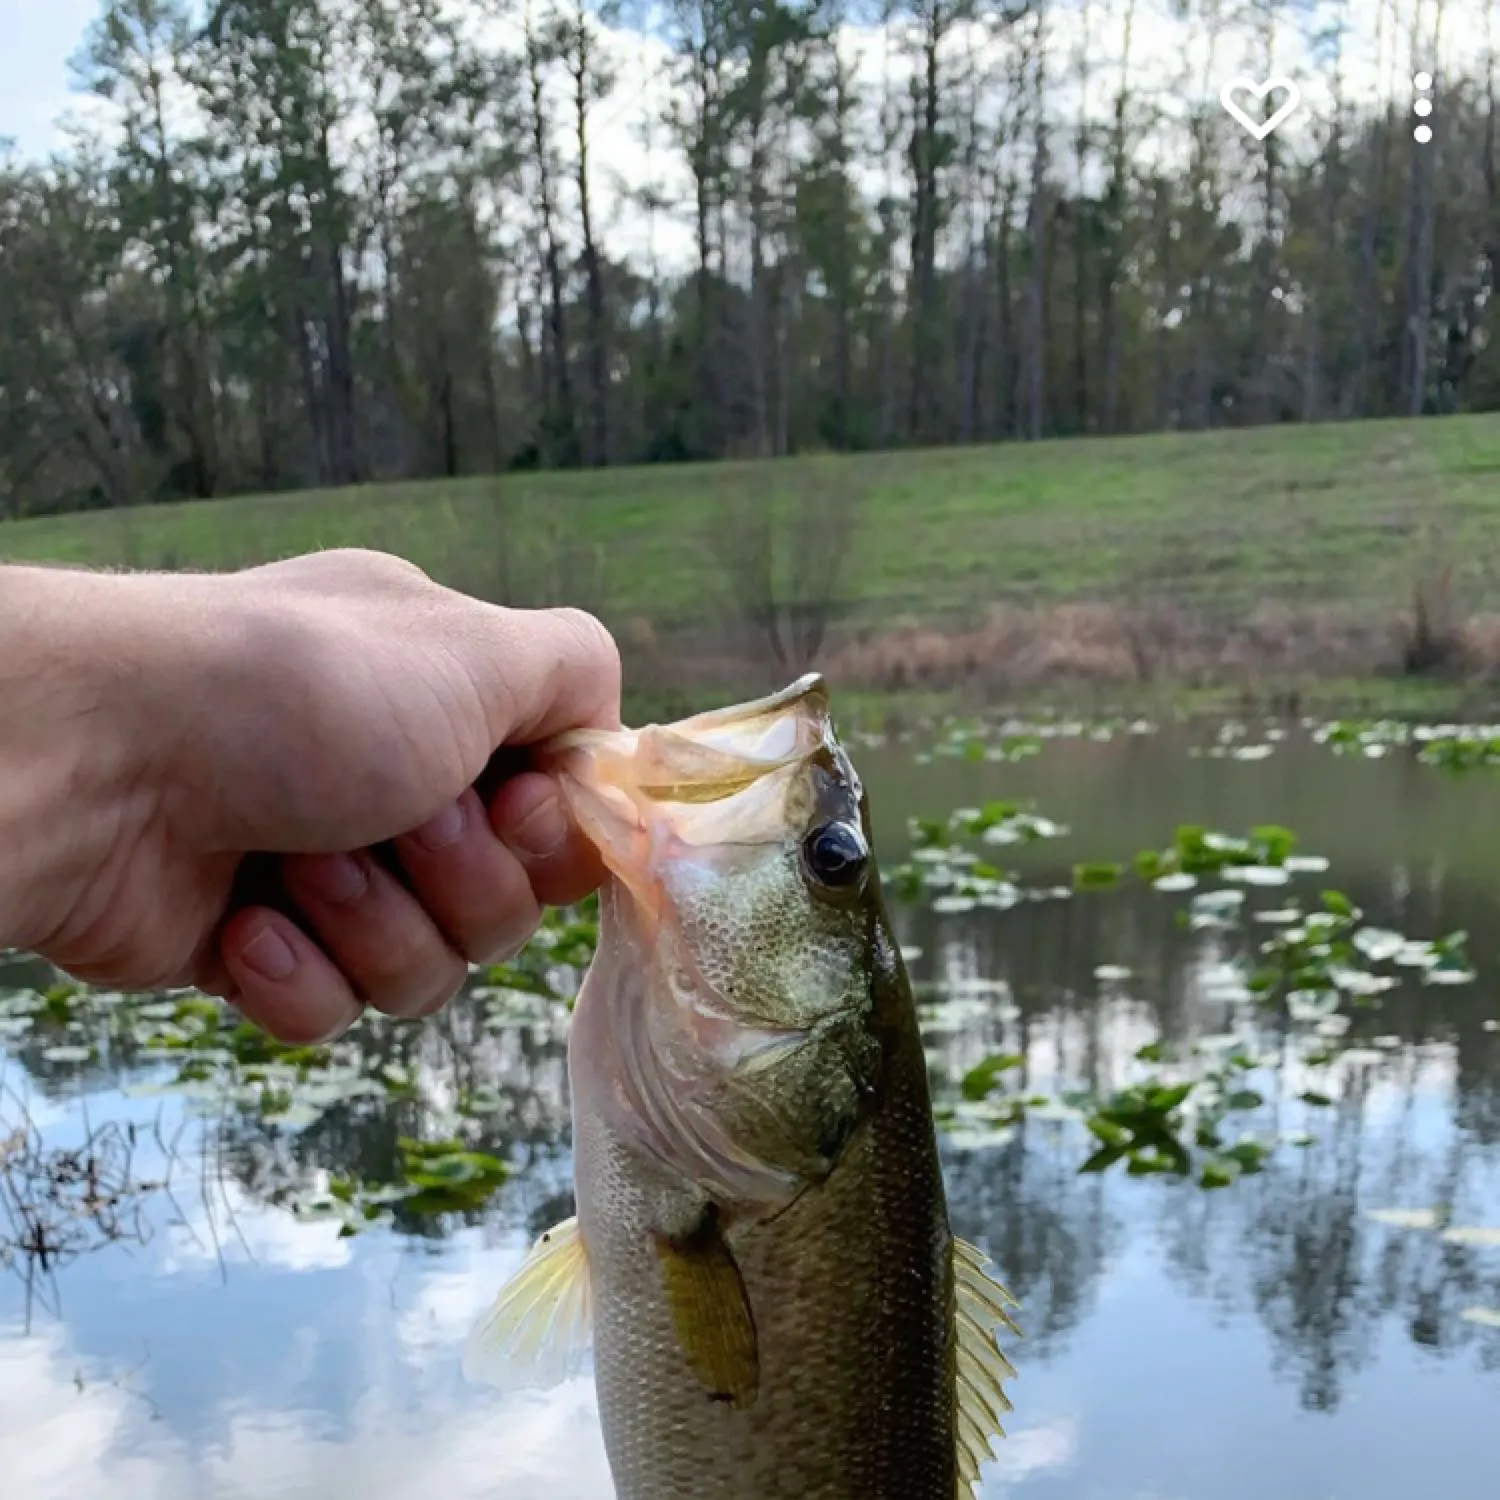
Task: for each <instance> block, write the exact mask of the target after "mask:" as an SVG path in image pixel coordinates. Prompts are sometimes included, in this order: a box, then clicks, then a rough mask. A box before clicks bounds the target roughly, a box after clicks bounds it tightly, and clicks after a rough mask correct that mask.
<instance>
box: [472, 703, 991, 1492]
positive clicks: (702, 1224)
mask: <svg viewBox="0 0 1500 1500" xmlns="http://www.w3.org/2000/svg"><path fill="white" fill-rule="evenodd" d="M548 758H549V760H550V762H551V764H552V767H553V769H554V770H555V772H556V774H557V775H558V776H559V778H560V780H561V782H562V785H563V787H564V789H565V792H566V794H567V796H568V798H569V801H570V804H571V807H572V811H573V813H574V816H575V817H576V818H577V820H578V822H579V824H580V826H581V827H582V828H583V829H584V830H585V831H586V832H587V833H588V834H589V836H590V837H591V838H593V839H594V841H595V843H596V844H597V845H598V847H599V848H600V851H601V853H602V854H603V857H604V860H605V863H606V865H607V866H608V869H609V872H610V878H609V879H608V881H607V882H606V884H605V887H604V889H603V891H602V892H601V897H600V903H601V904H600V918H601V920H600V935H599V947H598V951H597V953H596V956H595V959H594V962H593V964H592V966H591V968H590V971H589V974H588V977H587V979H586V981H585V983H584V986H583V988H582V990H581V992H580V994H579V998H578V1002H577V1006H576V1008H575V1013H574V1021H573V1031H572V1035H571V1038H570V1042H569V1070H570V1076H571V1079H572V1090H573V1115H574V1167H575V1181H576V1197H577V1204H578V1212H577V1217H576V1219H573V1220H570V1221H568V1222H567V1223H566V1224H565V1225H562V1226H559V1227H558V1229H557V1230H556V1231H553V1232H549V1234H548V1235H546V1236H544V1237H543V1239H542V1241H541V1242H539V1244H538V1246H537V1247H536V1249H535V1250H534V1252H533V1254H532V1256H531V1257H530V1258H529V1259H528V1261H527V1263H526V1265H525V1266H523V1268H522V1270H521V1272H520V1273H518V1275H517V1277H516V1278H515V1279H514V1280H513V1281H512V1283H510V1284H509V1285H508V1286H507V1288H505V1289H503V1290H502V1292H501V1294H500V1298H499V1299H498V1301H497V1303H496V1306H495V1308H494V1310H493V1311H492V1312H491V1314H490V1315H489V1317H488V1318H487V1319H486V1320H485V1322H484V1323H483V1324H482V1325H481V1326H480V1328H479V1329H477V1330H476V1333H475V1335H474V1339H473V1341H472V1342H471V1345H470V1350H469V1354H468V1364H469V1368H470V1370H471V1373H474V1374H476V1375H478V1376H479V1377H480V1378H489V1379H492V1380H495V1381H496V1383H500V1384H526V1383H530V1384H545V1383H549V1382H550V1381H551V1380H553V1379H556V1378H557V1377H558V1376H559V1374H561V1373H566V1372H567V1371H568V1370H570V1369H574V1368H577V1366H578V1361H579V1359H580V1358H581V1355H582V1353H583V1351H584V1349H585V1348H586V1347H588V1346H589V1345H590V1344H591V1346H592V1349H593V1354H594V1376H595V1383H596V1386H597V1390H598V1398H599V1411H600V1418H601V1422H602V1425H603V1431H604V1441H605V1448H606V1452H607V1454H608V1457H609V1463H610V1469H611V1472H612V1474H613V1476H614V1481H615V1485H616V1490H617V1494H618V1497H619V1500H782V1497H784V1500H955V1497H962V1496H966V1495H968V1494H969V1493H970V1492H971V1490H972V1484H973V1481H974V1479H975V1478H976V1477H977V1474H978V1469H979V1464H980V1462H981V1461H982V1459H983V1458H984V1457H986V1456H988V1453H989V1445H990V1440H991V1438H992V1437H993V1436H994V1435H996V1434H997V1433H998V1432H999V1430H1000V1428H999V1421H1000V1416H1001V1414H1002V1412H1003V1411H1004V1410H1008V1408H1009V1402H1008V1401H1007V1399H1006V1397H1005V1395H1004V1392H1003V1389H1002V1385H1001V1381H1002V1379H1003V1378H1005V1377H1007V1376H1009V1375H1011V1374H1013V1373H1014V1372H1013V1370H1012V1369H1011V1367H1010V1366H1009V1364H1008V1362H1007V1361H1006V1359H1005V1356H1004V1355H1003V1354H1002V1353H1001V1352H1000V1350H999V1348H998V1345H997V1344H996V1342H995V1338H994V1329H995V1328H996V1326H997V1325H1008V1326H1010V1327H1012V1328H1013V1327H1014V1325H1013V1324H1011V1323H1010V1320H1009V1315H1008V1312H1007V1310H1006V1309H1007V1304H1008V1303H1009V1298H1008V1295H1007V1294H1006V1293H1005V1292H1004V1291H1003V1289H1002V1288H1000V1287H999V1286H998V1284H997V1283H995V1282H993V1281H992V1280H990V1278H989V1277H988V1275H987V1273H986V1272H985V1270H984V1268H983V1258H982V1257H981V1256H980V1255H979V1253H978V1252H977V1251H974V1250H973V1249H972V1248H970V1247H968V1246H966V1245H963V1244H962V1242H960V1241H958V1240H956V1239H955V1238H954V1236H953V1234H952V1232H951V1230H950V1228H949V1222H948V1212H947V1203H946V1199H945V1196H944V1190H943V1179H942V1173H941V1169H940V1163H939V1158H938V1150H937V1139H936V1133H935V1129H934V1125H933V1119H932V1110H931V1100H930V1098H929V1094H928V1087H927V1069H926V1062H925V1058H924V1054H923V1049H922V1043H921V1037H920V1035H919V1032H918V1028H917V1020H916V1009H915V1006H914V1004H913V1001H912V995H911V987H910V984H909V982H908V980H907V977H906V973H905V970H904V967H903V964H902V960H901V956H900V952H899V950H898V948H897V946H896V943H895V941H894V938H893V936H892V932H891V928H890V923H889V919H888V917H887V914H886V911H885V907H884V904H883V901H882V899H881V895H880V889H879V875H878V872H877V870H876V868H875V863H874V859H873V855H872V853H871V849H870V830H869V814H868V806H867V804H866V800H865V797H864V794H863V790H862V788H861V785H860V782H859V778H858V776H857V774H856V773H855V771H854V768H853V766H852V765H851V764H850V762H849V759H848V756H847V754H846V753H845V751H844V749H843V747H842V746H841V745H840V744H839V743H838V741H837V739H836V737H835V736H834V733H833V729H832V725H831V721H830V719H829V714H828V703H827V696H826V692H825V690H824V688H823V684H822V682H821V680H820V679H818V678H815V677H814V678H806V679H803V680H802V681H800V682H798V683H796V684H793V686H792V687H790V688H788V689H787V690H786V691H785V692H783V693H780V694H777V695H775V696H773V697H772V698H769V699H764V700H760V701H758V702H757V703H753V704H747V705H742V706H739V707H737V708H733V709H726V710H721V711H719V712H717V713H712V714H703V715H699V716H696V717H695V718H692V719H689V720H685V721H682V722H680V723H679V724H676V725H672V726H667V727H666V728H652V729H647V730H642V731H639V732H634V731H618V732H615V733H612V734H609V733H597V734H593V733H591V734H586V735H574V736H568V737H565V738H564V739H563V740H562V741H560V742H558V743H557V744H556V745H555V746H554V747H553V748H552V749H551V750H550V751H549V755H548Z"/></svg>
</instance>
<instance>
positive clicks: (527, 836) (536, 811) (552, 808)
mask: <svg viewBox="0 0 1500 1500" xmlns="http://www.w3.org/2000/svg"><path fill="white" fill-rule="evenodd" d="M567 837H568V820H567V818H566V817H565V816H564V814H563V810H562V803H561V801H560V800H559V799H558V798H557V797H555V796H552V797H545V798H543V799H542V801H540V802H539V803H537V805H536V806H535V807H534V808H532V810H531V811H530V812H529V813H527V814H526V816H525V817H524V818H522V819H521V821H520V822H519V823H517V824H516V826H515V827H514V828H513V829H511V831H510V836H509V838H507V839H506V842H507V843H508V844H509V845H510V846H511V847H512V848H513V849H515V850H517V851H518V852H519V853H521V854H529V855H530V856H531V857H532V858H533V859H546V858H547V856H548V855H551V854H556V853H557V851H558V850H559V849H560V848H562V846H563V844H564V843H565V842H566V840H567Z"/></svg>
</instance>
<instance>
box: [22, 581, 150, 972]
mask: <svg viewBox="0 0 1500 1500" xmlns="http://www.w3.org/2000/svg"><path fill="white" fill-rule="evenodd" d="M150 582H151V580H150V579H149V578H147V577H141V576H136V577H132V576H129V575H122V574H110V573H84V572H74V571H69V570H64V569H51V568H31V567H9V566H7V567H3V568H0V712H3V713H4V715H5V722H4V725H3V728H0V849H3V850H4V857H3V860H0V943H3V944H4V945H6V946H13V947H21V948H27V949H32V950H36V951H40V952H47V953H50V952H53V951H56V949H57V948H58V947H59V945H61V946H62V947H68V946H71V941H70V939H71V937H72V936H73V935H74V934H76V931H77V929H78V928H79V927H80V926H83V927H86V926H87V925H88V924H89V921H90V918H89V915H88V910H87V908H88V904H89V901H90V898H91V894H92V893H93V892H97V891H100V890H107V889H108V886H109V884H110V878H111V873H112V871H113V869H114V866H115V864H116V862H118V861H121V860H123V858H124V857H125V854H126V853H127V852H128V850H129V849H130V848H131V847H133V845H134V843H135V840H136V838H137V837H138V835H139V833H140V832H141V831H142V830H143V829H144V828H145V827H146V826H148V825H149V823H150V821H151V818H152V816H153V812H154V809H155V806H156V805H157V801H158V797H159V791H158V783H157V778H156V777H155V775H154V772H155V770H156V762H157V758H158V757H157V755H156V752H155V750H154V748H153V747H154V746H155V745H156V744H157V742H158V738H157V730H158V728H159V724H154V723H153V717H154V716H153V714H152V713H151V709H150V705H149V704H148V703H147V702H146V701H145V699H146V695H145V694H143V693H142V692H141V691H140V687H139V683H140V678H141V674H142V668H143V666H144V664H145V663H144V660H143V653H145V652H148V651H149V649H150V645H149V643H150V640H151V638H152V636H153V635H155V634H157V633H159V632H158V631H157V630H153V629H151V628H149V627H151V626H152V625H153V619H152V616H153V614H154V611H153V609H152V607H151V605H152V593H151V590H150V588H149V584H150Z"/></svg>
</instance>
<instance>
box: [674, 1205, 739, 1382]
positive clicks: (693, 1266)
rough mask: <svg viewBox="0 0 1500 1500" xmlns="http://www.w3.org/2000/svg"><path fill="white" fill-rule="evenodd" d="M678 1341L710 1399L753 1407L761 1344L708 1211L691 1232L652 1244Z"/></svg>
mask: <svg viewBox="0 0 1500 1500" xmlns="http://www.w3.org/2000/svg"><path fill="white" fill-rule="evenodd" d="M656 1253H657V1254H658V1255H659V1256H660V1257H661V1264H662V1282H663V1284H664V1286H665V1288H666V1293H667V1305H668V1306H669V1307H670V1308H671V1309H672V1322H673V1324H674V1326H675V1327H676V1329H677V1342H678V1344H679V1345H680V1346H681V1348H682V1352H683V1355H684V1357H685V1358H686V1360H687V1362H688V1366H689V1368H690V1369H691V1370H692V1372H693V1373H694V1374H695V1375H696V1376H697V1377H698V1379H699V1380H700V1381H701V1382H702V1384H703V1387H704V1389H705V1390H706V1391H707V1392H708V1396H709V1399H710V1400H713V1401H727V1402H728V1403H729V1404H730V1405H732V1406H739V1407H744V1406H753V1405H754V1404H755V1397H756V1394H757V1392H758V1391H759V1389H760V1347H759V1344H758V1343H757V1340H756V1334H755V1320H754V1319H753V1318H752V1317H751V1315H750V1303H749V1299H748V1298H747V1297H746V1294H745V1283H744V1281H743V1279H742V1278H741V1276H740V1268H739V1266H738V1265H736V1264H735V1259H734V1256H733V1255H732V1254H731V1253H730V1250H729V1246H728V1245H726V1244H725V1243H724V1238H723V1236H722V1235H721V1234H720V1233H719V1224H718V1219H717V1216H716V1215H715V1214H714V1213H713V1212H712V1211H710V1212H709V1213H707V1214H705V1215H704V1218H703V1222H702V1223H701V1224H700V1225H699V1226H698V1228H697V1229H695V1230H694V1231H693V1232H692V1233H691V1234H689V1235H684V1236H681V1237H678V1238H667V1237H666V1236H662V1237H661V1238H659V1239H658V1240H657V1242H656Z"/></svg>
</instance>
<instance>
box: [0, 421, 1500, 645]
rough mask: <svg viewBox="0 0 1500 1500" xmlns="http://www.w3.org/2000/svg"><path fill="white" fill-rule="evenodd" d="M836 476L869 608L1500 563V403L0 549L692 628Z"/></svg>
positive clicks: (183, 516)
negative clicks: (269, 569) (562, 607)
mask: <svg viewBox="0 0 1500 1500" xmlns="http://www.w3.org/2000/svg"><path fill="white" fill-rule="evenodd" d="M831 487H842V488H843V489H844V490H845V491H847V492H848V493H849V494H850V495H851V496H852V503H853V511H854V514H855V516H856V521H855V525H854V530H853V533H852V535H851V538H850V541H849V543H848V546H847V549H846V551H847V558H846V562H845V566H844V567H843V570H842V573H841V576H840V579H839V584H838V589H837V597H838V609H837V613H838V615H839V617H840V618H841V619H842V620H843V621H844V622H846V623H847V624H850V625H856V626H870V625H878V624H880V623H882V622H889V621H891V620H894V619H902V618H904V619H907V620H919V621H924V622H931V623H933V624H939V625H941V624H944V623H949V622H956V621H960V620H966V619H972V618H974V617H976V616H977V615H979V614H982V613H983V612H984V611H985V610H986V609H987V608H988V607H989V606H991V605H992V604H994V603H996V602H999V601H1005V602H1010V603H1041V602H1053V601H1061V600H1078V599H1102V600H1112V601H1127V602H1136V601H1154V600H1160V599H1167V600H1170V601H1171V602H1172V603H1175V604H1178V605H1182V606H1185V607H1188V608H1190V609H1202V610H1207V611H1212V612H1213V613H1214V614H1216V615H1220V616H1222V615H1224V614H1226V613H1228V614H1233V613H1235V612H1237V611H1239V610H1241V609H1244V608H1248V607H1250V606H1253V605H1254V604H1255V603H1257V602H1259V601H1261V600H1263V599H1267V598H1271V599H1279V600H1285V601H1287V602H1288V603H1293V604H1309V603H1317V604H1324V603H1345V604H1349V605H1351V606H1355V607H1364V606H1368V607H1369V608H1370V609H1371V610H1372V611H1376V610H1389V609H1393V608H1396V607H1399V606H1400V604H1401V603H1402V602H1403V601H1405V600H1406V599H1407V598H1408V597H1409V596H1410V591H1411V588H1412V583H1413V578H1414V575H1415V573H1416V571H1417V570H1418V569H1419V568H1421V567H1422V566H1427V565H1431V564H1433V563H1438V564H1444V563H1452V564H1454V565H1455V566H1456V569H1457V573H1456V577H1457V578H1458V579H1459V580H1460V582H1461V584H1462V585H1463V590H1464V594H1465V597H1466V602H1468V603H1469V604H1470V605H1471V606H1472V605H1477V604H1479V603H1481V602H1482V600H1483V597H1484V595H1485V594H1486V593H1487V592H1488V584H1489V570H1490V563H1491V560H1492V559H1494V558H1497V557H1500V416H1484V417H1464V418H1447V419H1428V420H1425V421H1421V422H1380V423H1373V422H1365V423H1350V424H1342V425H1325V426H1313V427H1291V426H1288V427H1280V428H1261V429H1256V430H1253V431H1246V432H1232V433H1231V432H1224V433H1208V434H1183V435H1166V436H1151V437H1139V438H1123V439H1092V440H1083V441H1071V442H1048V443H1036V444H1021V443H1014V444H1007V445H1003V446H997V447H984V448H968V449H947V450H939V451H927V452H908V453H898V454H878V455H862V456H857V457H853V458H848V459H835V458H817V459H794V460H787V461H783V462H776V463H760V464H720V465H712V466H706V465H705V466H697V465H694V466H682V467H669V468H635V469H619V470H611V471H606V472H601V473H588V474H540V475H506V476H504V477H503V478H500V479H481V480H462V481H454V482H446V483H443V482H439V483H423V484H402V485H384V486H370V487H366V488H361V489H348V490H339V491H326V492H323V491H310V492H304V493H299V494H289V495H272V496H249V497H245V498H242V499H236V500H226V501H217V502H211V503H198V504H185V505H164V506H154V507H148V508H139V509H133V510H129V511H122V512H114V513H93V514H86V515H76V516H66V517H49V518H43V519H37V520H27V521H17V522H9V523H5V524H4V525H3V526H0V554H3V555H4V556H6V557H8V558H10V559H13V560H51V561H60V562H79V563H89V564H119V563H124V564H128V565H133V566H154V567H160V566H166V567H194V568H198V567H210V568H211V567H223V566H235V565H242V564H246V563H249V562H253V561H262V560H266V559H269V558H273V557H278V556H285V555H288V554H292V553H297V552H302V551H306V550H308V549H311V548H318V547H329V546H342V545H362V546H373V547H380V548H384V549H386V550H389V551H393V552H398V553H401V554H403V555H404V556H407V557H409V558H411V559H412V560H413V561H415V562H417V563H419V564H421V565H422V566H424V567H425V568H427V569H428V570H429V571H430V572H431V573H433V574H434V575H435V576H437V577H439V578H442V579H444V580H446V581H449V582H452V583H454V584H456V585H458V586H460V587H465V588H468V589H470V590H471V591H472V592H476V593H481V594H485V595H487V596H489V597H509V598H512V599H516V600H517V601H518V602H524V603H547V602H562V601H564V600H567V601H574V602H578V603H580V604H583V605H585V606H587V607H591V608H594V609H596V610H598V611H600V612H601V613H602V614H603V615H604V616H605V618H606V619H608V620H609V621H610V622H611V623H612V624H613V625H615V626H616V627H620V626H628V625H635V626H636V628H641V624H640V622H646V623H647V624H649V625H650V627H652V628H653V629H655V630H658V631H660V630H663V629H665V630H668V631H671V632H673V633H677V632H680V631H683V630H689V631H691V630H693V629H695V628H698V627H700V626H707V625H711V624H712V622H714V621H716V620H719V619H722V618H723V617H724V616H725V613H726V608H727V606H726V600H727V597H728V591H727V582H726V576H725V564H724V562H723V560H722V556H721V553H722V549H720V551H719V552H717V553H716V551H715V549H714V548H713V547H712V546H711V545H710V540H709V539H710V535H711V532H717V533H719V534H721V535H722V534H723V533H724V531H725V528H726V527H727V526H729V525H730V518H731V517H732V516H734V515H737V514H739V515H742V514H743V506H744V505H745V504H746V503H747V502H749V503H760V504H771V505H773V506H774V507H775V510H774V514H775V515H777V516H778V517H779V518H780V519H779V521H778V525H779V526H780V527H781V530H782V536H781V545H782V546H783V547H784V548H787V549H792V548H797V547H800V546H801V545H802V542H801V541H800V540H799V532H798V524H799V523H798V520H797V517H798V516H799V514H801V513H802V512H803V511H805V510H807V509H808V508H809V507H808V503H807V502H808V497H810V496H813V495H815V494H817V493H819V492H825V491H827V490H828V489H829V488H831Z"/></svg>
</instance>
